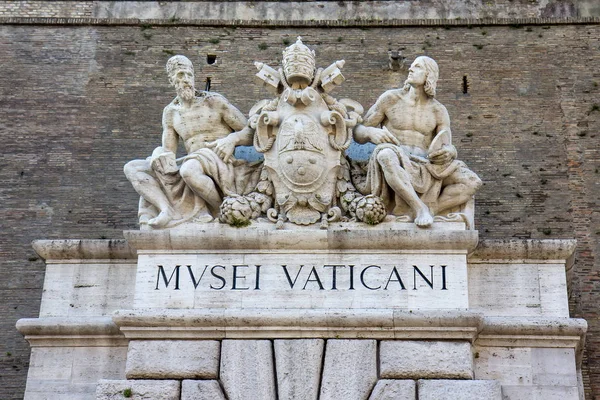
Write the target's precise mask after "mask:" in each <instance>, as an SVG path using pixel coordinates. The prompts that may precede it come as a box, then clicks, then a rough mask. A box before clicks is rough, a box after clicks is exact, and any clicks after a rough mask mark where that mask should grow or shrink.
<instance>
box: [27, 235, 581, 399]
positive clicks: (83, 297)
mask: <svg viewBox="0 0 600 400" xmlns="http://www.w3.org/2000/svg"><path fill="white" fill-rule="evenodd" d="M388 227H389V228H390V229H388V230H385V229H381V228H382V227H381V226H380V227H379V228H377V227H373V228H364V229H362V228H361V229H359V227H355V228H356V229H355V230H354V231H347V230H344V229H343V227H341V226H339V227H336V226H331V227H330V229H328V230H315V229H309V228H306V229H298V230H282V231H276V230H274V229H271V230H261V229H259V228H260V227H254V228H252V227H251V228H250V229H247V230H236V229H235V228H231V227H220V228H218V229H216V230H202V229H200V230H198V229H195V230H186V229H181V230H174V231H168V232H160V231H159V232H152V231H149V232H137V231H136V232H128V233H127V236H128V238H129V240H130V243H129V245H131V244H133V245H134V246H135V247H137V253H136V251H134V250H132V249H131V247H129V245H127V243H125V242H112V241H47V242H38V243H36V245H35V246H36V249H37V250H38V252H39V253H40V254H41V255H42V256H43V257H44V258H45V259H46V262H47V264H48V271H47V274H46V281H45V288H44V289H45V291H44V295H43V299H42V307H41V310H42V311H41V313H40V318H37V319H25V320H21V321H19V322H18V324H17V328H18V329H19V330H20V332H22V333H23V334H24V335H25V338H26V339H27V340H28V341H29V343H30V344H31V346H32V356H31V357H32V358H31V366H30V369H29V377H28V383H27V389H26V394H25V399H26V400H38V399H48V398H53V399H55V398H60V399H68V400H75V399H77V400H93V399H123V398H134V399H135V398H140V399H141V398H152V399H178V400H180V399H185V400H190V399H195V400H203V399H207V400H208V399H214V400H220V399H230V400H234V399H236V400H238V399H239V400H246V399H249V398H251V399H252V400H263V399H264V400H274V399H276V398H280V399H289V400H317V399H321V400H339V399H344V400H359V399H361V400H363V399H370V400H384V399H385V400H392V399H393V400H397V399H407V400H426V399H436V400H437V399H458V400H470V399H483V400H488V399H493V400H497V399H500V398H503V400H525V399H528V400H529V399H539V400H550V399H560V400H576V399H577V400H580V399H579V392H580V390H579V386H580V381H579V380H578V376H580V373H579V372H580V371H579V370H578V366H579V365H580V359H581V351H582V348H583V339H584V336H585V330H586V324H585V321H583V320H577V319H571V318H569V317H568V302H567V280H566V276H565V269H567V270H568V269H569V268H570V264H568V263H567V262H566V260H567V259H568V258H569V256H570V255H571V254H572V251H573V249H574V244H573V242H572V241H514V240H509V241H496V242H489V241H484V242H481V243H479V245H478V247H477V248H475V246H476V244H477V239H478V237H477V233H476V232H475V231H468V230H464V229H463V230H459V229H455V230H444V229H432V230H429V231H427V230H417V229H404V230H401V229H400V224H395V225H388ZM301 257H304V258H305V260H306V263H305V266H308V267H305V268H309V270H308V271H310V273H307V274H306V276H304V277H303V278H302V276H303V275H302V272H300V268H299V267H298V266H297V267H296V268H295V269H288V271H287V272H288V274H287V275H286V274H285V271H283V269H282V267H281V264H283V265H287V266H288V267H289V266H291V265H292V263H295V264H298V265H302V262H303V261H302V260H300V259H299V258H301ZM284 261H285V263H287V264H285V263H284ZM446 261H447V263H446ZM168 263H170V264H168ZM253 263H255V264H260V265H261V269H260V271H258V270H256V269H254V272H257V271H258V273H259V274H260V279H261V282H263V283H264V284H265V285H268V284H271V285H272V286H271V288H274V290H272V291H269V290H267V289H266V287H267V286H262V284H261V288H260V290H264V292H262V293H261V294H260V296H257V294H256V293H257V292H258V290H257V289H255V286H253V285H252V284H251V282H250V281H248V280H247V277H248V276H250V274H249V272H251V271H250V269H249V268H248V267H246V268H247V269H244V266H245V265H249V264H253ZM342 264H343V265H344V266H346V270H345V271H346V272H348V274H347V276H346V278H347V279H346V278H342V272H343V268H342V267H340V265H342ZM401 264H402V265H404V267H406V268H408V270H410V272H411V274H410V276H406V275H402V274H406V272H407V271H404V272H401V271H402V268H401ZM159 265H160V266H162V270H163V272H164V276H163V274H162V273H161V272H160V271H161V269H160V268H159V267H158V266H159ZM177 265H179V269H177ZM205 265H211V267H210V268H207V269H206V271H204V277H203V278H201V277H202V276H203V270H204V267H203V266H205ZM216 265H220V266H221V267H217V269H216V270H213V269H212V268H213V267H215V266H216ZM336 265H337V268H338V269H337V270H335V269H334V268H332V267H333V266H336ZM349 265H354V266H355V268H357V269H355V270H353V271H354V274H355V275H354V277H353V278H351V277H350V273H349V271H350V268H348V266H349ZM415 265H416V266H418V267H419V268H418V269H419V271H418V272H417V270H416V269H415ZM443 265H445V266H446V269H442V268H441V266H443ZM188 266H189V268H188ZM226 266H229V269H227V268H226ZM375 266H378V267H380V268H381V270H383V269H384V267H385V268H388V269H387V270H386V272H387V273H386V274H384V275H388V276H387V277H384V278H385V279H387V280H388V281H389V282H388V283H389V285H395V288H396V290H395V291H394V290H392V286H389V285H388V288H387V289H385V288H384V287H383V286H384V285H382V287H381V288H380V289H381V290H375V289H370V288H369V286H370V287H375V286H377V280H376V279H377V276H376V274H371V273H372V272H374V271H375V270H376V269H377V268H376V267H375ZM234 267H235V269H234ZM394 267H396V268H397V270H398V274H399V276H398V277H396V275H394V272H393V268H394ZM194 268H195V269H194ZM313 268H314V269H315V270H318V271H319V272H314V273H313V272H312V270H313ZM436 268H437V269H436ZM190 270H191V271H192V273H190ZM325 270H327V271H328V273H329V275H328V276H329V278H328V279H330V280H329V281H325V280H324V279H323V280H322V281H319V279H317V275H316V274H317V273H321V272H323V271H325ZM365 270H366V271H367V272H364V271H365ZM223 271H229V272H231V273H232V275H224V274H223ZM277 271H279V274H280V275H279V278H278V277H277V275H276V274H277ZM282 271H283V272H282ZM334 271H335V272H334ZM390 271H392V273H390ZM213 272H214V274H213ZM305 272H306V271H305ZM363 272H364V274H363ZM459 272H460V273H459ZM178 273H179V276H177V274H178ZM335 273H337V274H338V275H336V278H335V279H336V280H335V282H336V285H334V284H333V282H334V280H333V275H334V274H335ZM234 274H237V275H234ZM361 274H363V276H362V277H361ZM443 274H445V275H443ZM217 276H221V278H222V279H224V280H226V281H227V282H228V283H229V286H227V287H226V288H225V287H223V288H220V289H211V288H210V283H209V286H208V288H206V287H202V285H203V284H204V283H205V281H204V280H202V282H201V279H205V278H206V277H210V278H211V279H212V281H211V283H212V284H213V286H214V284H215V282H218V281H220V280H219V278H217ZM323 276H324V275H323ZM178 278H179V280H180V285H179V286H178V287H176V286H177V285H176V282H177V279H178ZM183 278H185V279H187V281H186V282H187V283H185V284H186V285H187V286H185V287H184V284H183ZM302 279H304V282H303V283H302V287H300V286H299V285H300V284H299V282H300V280H302ZM344 279H346V280H344ZM352 279H354V281H352ZM361 279H362V280H363V282H360V280H361ZM400 279H402V282H403V284H404V286H406V287H405V288H404V289H402V288H401V286H402V285H400ZM294 280H296V283H294ZM290 281H292V282H290ZM350 282H355V283H360V284H361V285H363V287H362V288H361V290H359V289H358V288H357V287H354V288H351V287H350V286H351V285H350V284H349V283H350ZM157 284H158V285H159V287H158V288H157ZM160 284H162V285H163V286H164V287H161V286H160ZM190 284H191V285H190ZM196 284H197V285H196ZM320 284H322V285H323V289H321V288H320ZM167 285H169V287H168V290H165V289H167ZM234 285H235V288H234V287H233V286H234ZM286 285H287V288H286ZM290 285H292V286H293V285H297V286H296V287H295V288H291V286H290ZM343 285H346V286H345V287H344V286H343ZM195 286H197V287H195ZM304 286H305V287H304ZM334 286H336V287H334ZM245 288H247V289H245ZM238 289H239V290H238ZM290 289H292V290H290ZM253 292H254V293H253ZM507 293H509V295H507ZM261 296H262V297H261ZM336 305H337V306H336ZM107 379H108V380H107ZM125 395H127V396H130V397H127V396H125Z"/></svg>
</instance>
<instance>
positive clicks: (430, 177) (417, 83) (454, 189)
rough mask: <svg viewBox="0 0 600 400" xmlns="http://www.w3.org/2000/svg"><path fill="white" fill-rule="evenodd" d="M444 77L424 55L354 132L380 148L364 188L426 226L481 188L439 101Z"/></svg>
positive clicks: (360, 186) (361, 187)
mask: <svg viewBox="0 0 600 400" xmlns="http://www.w3.org/2000/svg"><path fill="white" fill-rule="evenodd" d="M438 76H439V70H438V66H437V64H436V62H435V61H434V60H433V59H431V58H429V57H424V56H423V57H418V58H417V59H416V60H415V61H414V62H413V63H412V65H411V67H410V69H409V74H408V78H407V79H406V82H405V84H404V87H403V88H401V89H394V90H389V91H387V92H385V93H384V94H382V95H381V96H380V97H379V99H378V100H377V102H376V103H375V105H373V107H371V109H370V110H369V111H368V112H367V115H366V117H365V119H364V122H363V124H362V125H357V126H356V128H355V129H354V139H355V140H356V141H357V142H358V143H366V142H372V143H374V144H376V145H377V147H376V148H375V150H374V151H373V154H372V156H371V159H370V160H369V165H368V171H367V176H366V180H365V181H364V182H362V183H361V184H357V187H358V189H359V190H360V191H361V192H363V193H367V192H368V193H372V194H374V195H378V196H380V197H381V198H382V199H383V201H384V203H385V204H386V206H387V207H388V210H391V211H392V214H394V215H401V214H403V213H405V212H406V211H409V212H411V211H412V214H413V215H414V222H415V224H416V225H418V226H420V227H427V226H429V225H431V224H432V222H433V217H434V216H435V215H436V214H439V213H441V212H443V211H449V210H452V209H454V208H455V207H457V206H460V205H463V204H465V203H466V202H467V201H469V199H470V198H471V197H472V196H473V194H474V193H475V192H476V191H477V189H478V188H479V187H480V186H481V180H480V179H479V177H478V176H477V175H476V174H475V173H474V172H472V171H471V170H469V169H468V168H467V166H466V165H465V164H464V163H463V162H462V161H458V160H456V148H455V147H454V146H453V145H452V140H451V138H452V136H451V131H450V117H449V116H448V111H447V110H446V107H444V106H443V105H442V104H441V103H440V102H438V101H437V100H436V99H435V90H436V83H437V79H438ZM380 127H381V128H380ZM389 189H391V191H392V192H393V193H390V190H389ZM394 194H395V195H394ZM406 206H408V209H409V210H406Z"/></svg>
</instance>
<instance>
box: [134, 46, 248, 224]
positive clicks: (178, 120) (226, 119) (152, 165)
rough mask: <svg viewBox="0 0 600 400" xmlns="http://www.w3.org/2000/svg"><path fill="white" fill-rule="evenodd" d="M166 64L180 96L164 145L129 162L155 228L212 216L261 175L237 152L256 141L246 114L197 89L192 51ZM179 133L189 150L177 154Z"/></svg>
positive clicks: (143, 220) (143, 214)
mask: <svg viewBox="0 0 600 400" xmlns="http://www.w3.org/2000/svg"><path fill="white" fill-rule="evenodd" d="M166 69H167V75H168V77H169V83H170V84H171V85H172V86H173V87H175V90H176V92H177V97H175V99H174V100H173V101H172V102H171V103H170V104H169V105H168V106H166V107H165V109H164V111H163V117H162V125H163V133H162V146H160V147H157V148H156V149H155V150H154V152H153V153H152V156H151V157H148V158H147V159H145V160H133V161H130V162H128V163H127V164H126V165H125V167H124V171H125V175H126V176H127V179H129V181H130V182H131V183H132V185H133V187H134V189H135V190H136V191H137V192H138V193H139V195H140V196H141V198H140V206H139V213H138V214H139V223H140V226H144V225H149V226H150V227H152V228H170V227H174V226H176V225H179V224H181V223H183V222H188V221H190V222H210V221H212V220H213V219H214V218H215V217H216V216H217V214H218V212H219V207H220V205H221V202H222V200H223V196H236V195H238V194H244V193H245V192H246V190H245V188H246V187H249V188H250V189H252V182H253V181H256V179H257V178H256V179H254V180H253V178H252V176H253V173H254V172H256V168H255V166H254V165H250V164H248V163H247V162H246V161H244V160H237V159H235V158H234V157H233V151H234V150H235V147H236V146H238V145H251V144H252V132H251V131H249V130H248V129H244V128H245V127H246V123H247V119H246V118H245V117H244V115H243V114H242V113H241V112H240V111H239V110H238V109H237V108H235V107H234V106H232V105H231V104H230V103H229V102H228V101H227V100H226V99H225V97H223V96H221V95H219V94H217V93H213V92H200V93H197V92H196V91H195V89H194V67H193V65H192V62H191V61H190V60H189V59H188V58H187V57H184V56H181V55H176V56H173V57H171V58H170V59H169V60H168V62H167V67H166ZM179 139H181V140H182V141H183V144H184V146H185V149H186V151H187V156H185V157H182V158H180V159H177V158H176V153H177V146H178V142H179Z"/></svg>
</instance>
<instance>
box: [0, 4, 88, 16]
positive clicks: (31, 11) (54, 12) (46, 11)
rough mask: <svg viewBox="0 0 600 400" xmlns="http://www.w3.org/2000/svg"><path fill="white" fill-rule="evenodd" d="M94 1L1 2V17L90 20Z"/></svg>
mask: <svg viewBox="0 0 600 400" xmlns="http://www.w3.org/2000/svg"><path fill="white" fill-rule="evenodd" d="M93 11H94V2H93V1H47V0H46V1H43V0H21V1H19V0H17V1H1V2H0V17H44V18H51V17H63V18H90V17H91V16H92V13H93Z"/></svg>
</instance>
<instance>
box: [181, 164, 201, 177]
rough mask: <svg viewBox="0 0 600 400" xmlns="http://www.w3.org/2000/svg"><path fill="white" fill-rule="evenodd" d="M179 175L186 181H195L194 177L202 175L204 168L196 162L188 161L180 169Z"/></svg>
mask: <svg viewBox="0 0 600 400" xmlns="http://www.w3.org/2000/svg"><path fill="white" fill-rule="evenodd" d="M179 174H180V175H181V177H182V178H183V180H184V181H188V180H190V179H193V178H194V176H198V175H202V174H203V171H202V166H201V165H200V163H199V162H198V161H196V160H188V161H186V162H184V163H183V164H182V165H181V168H179Z"/></svg>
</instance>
